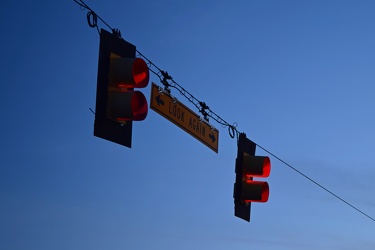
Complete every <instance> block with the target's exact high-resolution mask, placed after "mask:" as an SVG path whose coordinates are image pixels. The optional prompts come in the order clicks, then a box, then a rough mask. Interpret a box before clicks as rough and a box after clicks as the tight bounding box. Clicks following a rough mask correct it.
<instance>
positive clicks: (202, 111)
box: [199, 102, 210, 121]
mask: <svg viewBox="0 0 375 250" xmlns="http://www.w3.org/2000/svg"><path fill="white" fill-rule="evenodd" d="M199 105H201V108H200V109H199V112H201V114H202V115H203V118H204V119H205V120H206V121H209V120H208V113H207V112H206V109H210V108H209V107H208V106H207V105H206V103H205V102H199Z"/></svg>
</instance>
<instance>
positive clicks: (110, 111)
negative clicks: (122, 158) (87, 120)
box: [94, 29, 149, 148]
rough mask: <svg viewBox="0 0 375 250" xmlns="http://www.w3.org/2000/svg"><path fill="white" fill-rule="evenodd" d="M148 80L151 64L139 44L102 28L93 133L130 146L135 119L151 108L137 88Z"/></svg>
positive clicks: (142, 86)
mask: <svg viewBox="0 0 375 250" xmlns="http://www.w3.org/2000/svg"><path fill="white" fill-rule="evenodd" d="M148 82H149V69H148V66H147V64H146V62H145V61H144V60H143V59H141V58H136V47H135V46H134V45H133V44H131V43H128V42H126V41H125V40H124V39H122V38H120V37H118V36H117V35H115V34H111V33H109V32H108V31H106V30H104V29H101V32H100V45H99V63H98V78H97V90H96V109H95V124H94V135H95V136H97V137H100V138H103V139H105V140H108V141H112V142H115V143H118V144H121V145H123V146H126V147H129V148H131V141H132V126H133V121H141V120H144V119H145V118H146V116H147V112H148V104H147V100H146V98H145V96H144V95H143V94H142V93H141V92H140V91H134V88H144V87H146V86H147V85H148Z"/></svg>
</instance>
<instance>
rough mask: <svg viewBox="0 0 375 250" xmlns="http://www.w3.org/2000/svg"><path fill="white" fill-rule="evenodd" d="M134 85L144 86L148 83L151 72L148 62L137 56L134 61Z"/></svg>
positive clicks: (137, 86)
mask: <svg viewBox="0 0 375 250" xmlns="http://www.w3.org/2000/svg"><path fill="white" fill-rule="evenodd" d="M132 71H133V72H132V73H133V80H134V87H136V88H144V87H146V86H147V85H148V81H149V78H150V73H149V70H148V66H147V64H146V62H145V61H144V60H143V59H141V58H136V59H135V60H134V63H133V69H132Z"/></svg>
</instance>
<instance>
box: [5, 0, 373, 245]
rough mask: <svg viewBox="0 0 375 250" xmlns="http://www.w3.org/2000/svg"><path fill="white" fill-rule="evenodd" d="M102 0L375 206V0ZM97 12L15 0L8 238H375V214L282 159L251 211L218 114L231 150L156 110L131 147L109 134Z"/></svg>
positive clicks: (31, 241) (206, 86) (125, 26)
mask: <svg viewBox="0 0 375 250" xmlns="http://www.w3.org/2000/svg"><path fill="white" fill-rule="evenodd" d="M86 3H87V4H88V5H89V6H90V7H91V8H92V9H94V10H95V11H96V12H97V13H98V14H99V15H100V17H102V18H103V19H104V20H105V21H106V22H107V23H108V24H110V25H111V26H112V27H114V28H118V29H120V30H121V32H122V35H123V37H124V38H125V39H126V40H127V41H129V42H131V43H133V44H134V45H136V46H137V49H138V50H139V51H141V52H142V53H143V54H144V55H146V56H147V57H148V58H149V59H150V60H151V61H153V62H154V63H155V64H156V65H157V66H158V67H159V68H161V69H163V70H166V71H168V72H169V73H170V75H172V77H173V78H174V79H175V80H176V81H177V82H178V83H179V84H181V85H182V86H183V87H184V88H186V89H187V90H188V91H189V92H191V93H192V94H193V95H194V96H195V97H197V99H199V100H201V101H204V102H206V104H207V105H208V106H209V107H210V108H211V109H212V110H213V111H214V112H215V113H217V114H219V115H220V116H221V117H222V118H223V119H224V120H225V121H227V122H229V123H231V124H232V123H234V122H237V124H238V126H237V129H238V130H239V131H240V132H245V133H246V134H247V137H248V138H250V139H252V140H253V141H255V142H256V143H258V144H259V145H262V146H263V147H265V148H267V149H268V150H270V151H271V152H273V153H274V154H276V155H277V156H279V157H281V158H282V159H283V160H285V161H287V162H288V163H289V164H291V165H292V166H294V167H295V168H297V169H298V170H299V171H301V172H303V173H304V174H306V175H308V176H309V177H311V178H313V179H314V180H315V181H317V182H318V183H320V184H321V185H323V186H325V187H326V188H328V189H329V190H331V191H332V192H334V193H335V194H337V195H339V196H340V197H342V198H343V199H345V200H346V201H348V202H350V203H351V204H353V205H354V206H356V207H357V208H359V209H360V210H362V211H364V212H366V213H367V214H369V215H370V216H372V217H374V216H375V198H374V197H375V196H374V192H375V183H374V179H375V168H374V166H375V159H374V153H373V152H374V148H375V133H374V128H375V118H374V108H375V84H374V83H375V1H372V0H368V1H366V0H361V1H354V0H353V1H349V0H336V1H334V0H314V1H300V0H294V1H292V0H285V1H276V0H275V1H271V0H264V1H255V0H250V1H229V0H228V1H221V0H220V1H206V0H199V1H198V0H197V1H174V0H173V1H172V0H160V1H136V0H131V1H120V0H108V1H96V0H86ZM86 13H87V11H85V10H82V9H81V8H80V7H79V6H78V5H77V4H76V3H75V2H74V1H73V0H67V1H47V0H36V1H22V0H21V1H11V0H4V1H3V2H2V7H1V8H0V28H1V43H0V44H1V48H0V53H1V54H0V55H1V59H2V60H1V67H0V82H1V86H2V88H1V91H0V115H1V122H0V136H1V144H0V145H1V147H0V249H4V250H18V249H28V250H34V249H35V250H51V249H53V250H67V249H80V250H97V249H98V250H99V249H113V250H120V249H183V250H184V249H215V250H217V249H249V248H253V249H265V250H268V249H279V250H283V249H288V250H297V249H298V250H300V249H306V250H310V249H311V250H312V249H314V250H315V249H332V250H349V249H362V250H370V249H371V250H373V249H374V248H375V237H374V235H375V222H374V221H372V220H371V219H369V218H367V217H365V216H363V215H362V214H360V213H359V212H357V211H356V210H354V209H353V208H351V207H349V206H348V205H346V204H344V203H343V202H341V201H340V200H338V199H336V198H335V197H333V196H332V195H331V194H329V193H327V192H325V191H324V190H322V189H321V188H319V187H318V186H316V185H315V184H313V183H312V182H310V181H308V180H307V179H305V178H304V177H302V176H301V175H299V174H298V173H296V172H295V171H293V170H292V169H290V168H289V167H287V166H285V165H284V164H282V163H281V162H280V161H278V160H277V159H275V158H273V157H271V163H272V170H271V175H270V177H269V178H268V179H267V180H268V183H269V185H270V197H269V201H268V202H267V203H263V204H261V203H254V204H253V205H252V212H251V222H250V223H247V222H245V221H243V220H241V219H239V218H237V217H235V216H234V215H233V214H234V209H233V197H232V195H233V183H234V180H235V173H234V163H235V158H236V153H237V145H236V140H235V139H232V138H230V136H229V134H228V131H227V129H226V128H223V127H222V126H221V125H219V124H217V123H216V122H214V121H212V124H213V125H214V126H216V127H217V129H219V131H220V138H219V153H218V154H216V153H215V152H213V151H212V150H210V149H209V148H208V147H206V146H205V145H203V144H202V143H200V142H199V141H197V140H196V139H194V138H193V137H192V136H190V135H189V134H187V133H186V132H184V131H183V130H181V129H180V128H179V127H177V126H176V125H174V124H172V123H171V122H169V121H168V120H166V119H165V118H163V117H161V116H160V115H159V114H157V113H156V112H154V111H153V110H149V113H148V116H147V118H146V120H144V121H142V122H138V123H135V124H134V128H133V147H132V148H131V149H129V148H126V147H122V146H119V145H117V144H114V143H111V142H108V141H105V140H102V139H100V138H97V137H94V136H93V124H94V115H93V113H92V112H91V111H90V108H91V109H93V110H94V109H95V97H96V96H95V95H96V76H97V65H98V51H99V35H98V32H97V30H96V29H92V28H90V27H89V26H88V24H87V21H86ZM99 27H100V28H106V27H105V26H104V25H103V24H102V23H101V22H99ZM151 81H154V82H155V83H157V84H159V85H160V81H159V79H158V78H157V77H155V76H154V75H151ZM143 93H144V94H145V95H146V97H147V98H148V99H149V98H150V97H149V96H150V86H149V87H147V88H146V89H144V90H143ZM172 94H174V95H175V96H176V97H177V98H178V99H179V100H180V101H181V102H183V103H184V104H186V105H188V106H189V107H190V108H191V109H193V110H194V111H195V112H197V110H195V109H194V107H193V106H191V105H190V104H189V102H188V101H187V100H186V99H184V98H183V96H181V95H179V94H178V93H177V92H172ZM257 153H258V154H259V155H267V153H266V152H264V151H262V150H260V149H257Z"/></svg>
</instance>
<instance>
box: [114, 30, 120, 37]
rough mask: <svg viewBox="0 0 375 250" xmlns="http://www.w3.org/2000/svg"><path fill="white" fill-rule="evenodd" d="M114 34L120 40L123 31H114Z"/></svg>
mask: <svg viewBox="0 0 375 250" xmlns="http://www.w3.org/2000/svg"><path fill="white" fill-rule="evenodd" d="M112 34H113V35H115V36H117V37H119V38H120V37H121V31H120V30H119V29H112Z"/></svg>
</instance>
